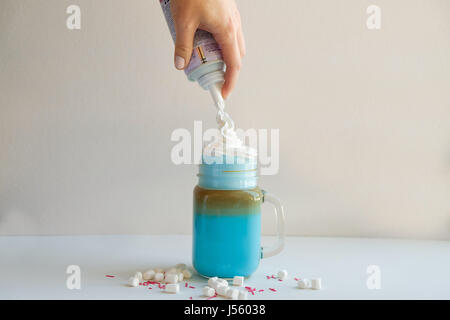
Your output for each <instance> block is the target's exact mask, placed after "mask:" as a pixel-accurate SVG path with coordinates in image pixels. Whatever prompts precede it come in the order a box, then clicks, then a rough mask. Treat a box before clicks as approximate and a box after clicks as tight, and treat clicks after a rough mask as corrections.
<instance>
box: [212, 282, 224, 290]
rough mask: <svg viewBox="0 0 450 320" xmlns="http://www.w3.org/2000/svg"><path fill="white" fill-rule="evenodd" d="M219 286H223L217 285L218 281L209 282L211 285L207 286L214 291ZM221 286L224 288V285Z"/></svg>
mask: <svg viewBox="0 0 450 320" xmlns="http://www.w3.org/2000/svg"><path fill="white" fill-rule="evenodd" d="M219 285H223V284H221V283H219V281H217V280H214V281H211V283H210V284H209V286H210V287H211V288H214V289H215V290H217V286H219ZM223 286H225V285H223Z"/></svg>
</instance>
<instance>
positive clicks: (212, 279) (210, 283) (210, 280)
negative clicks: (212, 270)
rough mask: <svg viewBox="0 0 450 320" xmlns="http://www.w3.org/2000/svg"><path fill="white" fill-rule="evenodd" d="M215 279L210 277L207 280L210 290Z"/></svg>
mask: <svg viewBox="0 0 450 320" xmlns="http://www.w3.org/2000/svg"><path fill="white" fill-rule="evenodd" d="M217 279H218V278H217V277H212V278H209V279H208V285H209V286H210V287H211V288H212V287H213V283H214V282H216V281H217Z"/></svg>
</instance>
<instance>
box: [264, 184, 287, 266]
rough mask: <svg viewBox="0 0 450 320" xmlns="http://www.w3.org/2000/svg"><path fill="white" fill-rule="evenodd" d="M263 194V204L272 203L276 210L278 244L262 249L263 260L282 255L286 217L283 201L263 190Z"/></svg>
mask: <svg viewBox="0 0 450 320" xmlns="http://www.w3.org/2000/svg"><path fill="white" fill-rule="evenodd" d="M262 194H263V201H262V202H263V203H265V202H268V203H271V204H272V205H273V206H274V208H275V216H276V218H277V236H278V240H277V242H276V243H275V244H274V245H272V246H269V247H262V248H261V258H268V257H271V256H274V255H276V254H278V253H280V252H281V251H282V250H283V248H284V221H285V219H286V216H285V214H284V210H283V206H282V205H281V201H280V200H279V199H278V198H277V197H275V196H274V195H272V194H270V193H268V192H267V191H265V190H262Z"/></svg>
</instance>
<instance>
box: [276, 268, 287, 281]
mask: <svg viewBox="0 0 450 320" xmlns="http://www.w3.org/2000/svg"><path fill="white" fill-rule="evenodd" d="M287 276H288V273H287V271H286V270H281V271H278V279H281V280H284V279H286V278H287Z"/></svg>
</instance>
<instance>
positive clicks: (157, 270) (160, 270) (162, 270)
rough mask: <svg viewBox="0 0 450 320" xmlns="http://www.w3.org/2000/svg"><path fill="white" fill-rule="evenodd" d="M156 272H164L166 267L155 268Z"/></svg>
mask: <svg viewBox="0 0 450 320" xmlns="http://www.w3.org/2000/svg"><path fill="white" fill-rule="evenodd" d="M155 273H164V269H162V268H155Z"/></svg>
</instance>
